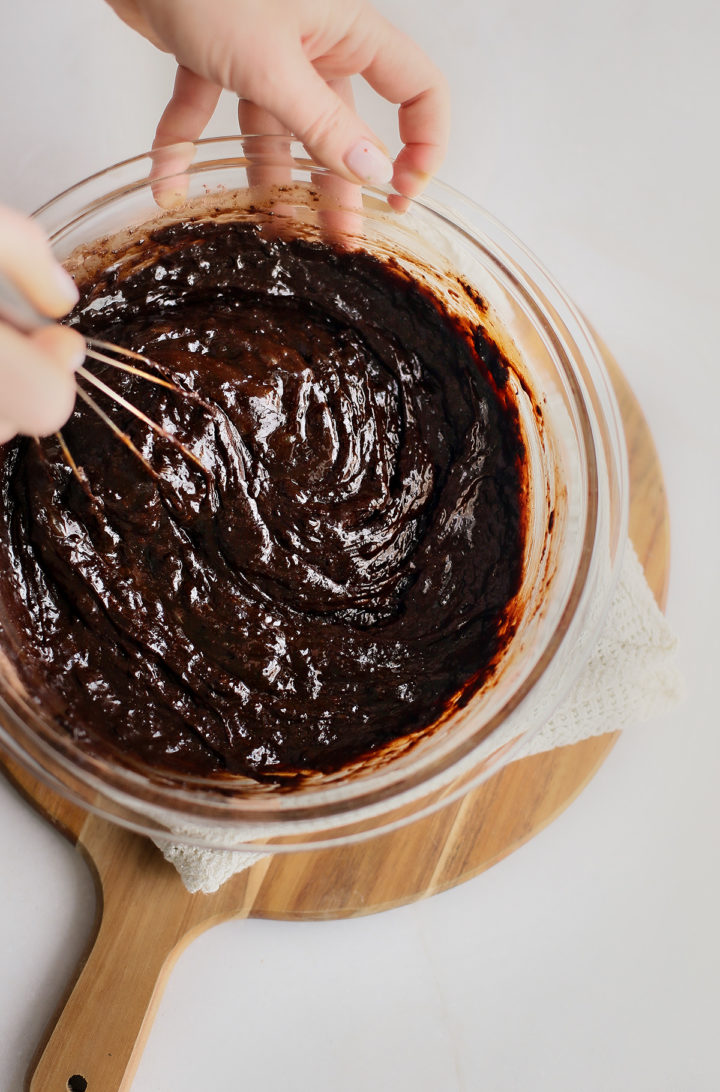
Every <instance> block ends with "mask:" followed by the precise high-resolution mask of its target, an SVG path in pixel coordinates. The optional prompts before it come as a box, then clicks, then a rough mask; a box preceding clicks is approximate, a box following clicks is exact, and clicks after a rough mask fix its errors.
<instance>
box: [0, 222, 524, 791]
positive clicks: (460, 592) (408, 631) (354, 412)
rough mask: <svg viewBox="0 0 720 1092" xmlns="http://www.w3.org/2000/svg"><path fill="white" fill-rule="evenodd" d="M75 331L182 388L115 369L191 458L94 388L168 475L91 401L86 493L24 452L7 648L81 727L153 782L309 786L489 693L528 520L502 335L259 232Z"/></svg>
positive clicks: (72, 428) (316, 251)
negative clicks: (129, 354)
mask: <svg viewBox="0 0 720 1092" xmlns="http://www.w3.org/2000/svg"><path fill="white" fill-rule="evenodd" d="M73 321H74V322H76V323H77V324H78V326H79V327H80V328H81V329H82V330H83V332H84V333H86V334H91V335H94V336H96V337H102V338H105V339H107V340H108V341H113V342H117V343H119V344H121V345H124V346H126V347H130V348H133V349H136V350H138V351H140V352H143V353H146V354H147V355H148V356H150V357H152V359H153V360H154V361H155V362H157V366H158V374H159V375H162V376H163V377H165V378H166V379H167V380H169V381H170V382H171V383H172V384H174V385H176V386H177V387H179V388H181V390H182V392H183V393H180V394H179V393H178V392H177V391H174V390H172V389H168V388H164V387H161V386H155V385H151V384H150V383H149V382H148V381H147V380H143V379H141V378H138V377H136V376H132V375H129V374H124V373H121V372H115V371H112V370H111V369H110V368H103V367H102V366H100V367H98V366H97V365H93V366H92V370H93V371H94V372H95V373H96V374H97V375H98V376H100V377H101V378H102V379H103V380H104V381H105V382H107V383H108V384H109V385H110V386H112V387H113V388H114V389H115V390H116V391H119V392H120V393H122V394H123V395H124V396H125V397H126V398H127V399H128V400H129V401H131V402H133V403H134V404H135V405H137V406H140V407H142V409H143V410H144V411H145V412H146V413H147V414H148V416H149V417H150V418H152V420H153V421H155V422H157V423H158V424H160V425H161V426H162V428H163V429H164V430H165V431H166V432H167V433H168V434H170V436H171V437H172V438H173V439H171V440H168V439H166V438H164V437H163V436H161V435H159V434H157V433H155V432H153V431H152V430H150V429H149V428H148V427H147V426H146V425H143V424H142V423H140V422H138V421H137V420H136V419H135V418H133V417H132V416H131V415H130V414H129V413H128V412H127V411H125V410H123V409H122V408H121V407H118V406H117V405H115V404H114V403H112V402H111V401H110V400H109V399H107V398H105V397H104V396H103V395H102V394H98V393H97V391H92V393H93V396H95V397H96V398H97V401H98V403H99V404H101V406H102V408H103V409H104V410H105V412H107V413H108V414H109V415H110V416H111V417H112V419H113V420H114V421H115V422H116V423H117V425H118V426H119V427H120V428H121V429H122V430H123V431H124V432H125V433H127V434H128V435H129V437H130V438H131V440H132V442H133V443H134V444H135V445H136V447H137V451H138V453H139V454H140V455H142V457H143V459H144V460H146V462H147V463H148V464H149V465H150V467H151V468H152V473H151V472H150V471H149V470H148V469H147V467H146V466H145V465H144V464H143V462H142V461H141V459H140V458H139V457H138V455H137V454H135V453H133V451H131V450H130V449H129V448H128V447H126V446H125V445H124V444H123V443H121V442H120V441H119V440H118V438H117V437H116V436H114V435H113V434H112V432H111V431H110V429H109V428H108V426H107V424H105V423H103V422H102V421H101V420H100V419H99V418H98V417H97V416H96V415H95V414H94V413H93V412H92V411H91V410H90V408H89V407H88V406H87V405H85V404H84V403H82V402H80V401H79V400H78V404H77V408H76V410H75V413H74V415H73V417H72V419H71V421H70V422H69V423H68V425H67V426H66V428H65V429H64V430H63V434H64V436H65V439H66V441H67V447H68V449H69V451H70V452H71V454H72V457H73V459H74V462H75V464H76V466H77V468H78V471H79V475H76V474H75V473H74V472H73V470H72V469H71V467H70V466H69V465H68V462H67V460H66V459H65V458H64V456H63V453H62V451H61V448H60V446H59V443H58V441H57V440H56V439H55V438H49V439H45V440H42V441H40V442H37V441H33V440H29V439H22V440H18V441H15V442H14V443H12V444H10V445H8V447H7V448H6V449H5V454H4V457H3V459H2V468H1V472H0V486H1V489H2V508H1V511H0V564H1V568H2V573H1V575H0V595H1V596H2V600H3V602H4V605H5V609H6V613H7V616H8V619H9V624H8V627H7V633H6V635H5V639H6V642H7V643H8V645H9V651H10V653H11V655H12V656H13V658H14V660H15V662H16V664H17V666H18V669H19V671H20V673H21V676H22V678H23V680H24V682H25V684H26V686H27V687H28V689H29V690H30V691H31V693H33V694H34V696H35V699H36V700H37V702H38V703H39V704H40V705H42V706H44V707H45V709H48V710H49V711H50V712H51V714H52V715H53V717H54V719H55V721H56V722H57V723H58V724H59V725H60V726H61V727H62V728H63V729H64V730H65V731H67V732H69V733H71V734H72V735H73V736H74V737H75V738H76V739H77V740H79V741H80V742H81V743H82V745H83V746H85V747H86V748H88V749H89V750H90V751H92V752H94V753H99V754H101V755H105V756H107V755H108V754H110V755H113V756H115V758H116V759H117V758H120V760H121V761H124V762H126V763H127V762H130V763H136V762H140V763H144V764H149V765H150V766H151V767H153V768H155V769H164V770H173V771H176V772H179V773H183V774H201V775H207V774H213V773H215V772H223V773H231V774H233V773H240V774H245V775H248V776H250V777H253V778H255V779H265V780H275V779H277V780H283V781H287V779H288V778H290V779H292V777H293V776H301V775H302V774H304V773H307V772H310V771H333V770H337V769H338V768H341V767H342V766H343V765H344V764H346V763H348V762H350V761H352V760H355V759H357V758H358V757H361V756H363V755H366V754H368V753H369V752H372V751H375V750H376V749H378V748H380V747H382V746H383V745H384V744H386V743H387V742H388V741H390V740H394V739H397V738H399V737H404V736H407V735H409V734H412V733H415V732H418V731H419V730H421V729H426V728H428V727H429V726H430V725H432V724H433V723H434V722H436V721H437V720H438V718H441V717H442V716H443V715H444V713H445V712H446V711H447V709H448V708H449V706H450V705H451V704H453V703H455V704H457V703H460V704H462V703H464V702H465V701H466V700H467V699H468V698H469V697H470V696H471V695H472V694H473V693H475V692H476V690H477V688H478V687H480V686H481V685H482V683H483V681H484V680H485V678H486V677H487V675H488V673H489V672H490V671H491V670H492V666H493V664H494V662H495V661H496V659H497V657H498V654H499V652H500V651H501V650H502V647H503V645H504V643H505V642H506V641H507V639H508V635H509V633H510V632H511V631H512V627H513V598H514V597H515V595H516V593H517V591H518V587H519V583H520V577H521V568H522V556H523V535H524V525H525V521H524V511H523V504H524V487H523V472H522V456H523V448H522V443H521V440H520V433H519V427H518V421H517V414H516V411H515V409H514V407H513V405H512V404H511V402H510V400H509V397H508V395H507V392H506V391H505V390H504V388H503V386H502V383H499V382H498V375H500V374H501V371H502V367H501V365H502V358H501V356H500V355H499V350H498V349H497V347H496V346H495V345H494V344H493V343H492V342H491V341H490V340H489V338H488V337H487V335H486V334H485V332H484V331H483V330H482V328H479V329H475V330H472V331H470V330H468V329H467V328H466V327H464V326H463V324H462V323H461V322H460V321H459V320H456V319H454V318H452V317H451V316H450V315H449V314H448V313H447V312H446V311H445V310H444V308H443V306H442V305H441V304H440V303H439V302H438V300H436V299H435V298H433V296H432V295H431V294H430V293H428V291H427V290H425V289H424V288H422V287H421V286H420V285H419V284H417V283H415V282H414V281H413V280H412V279H411V278H409V277H408V275H407V274H406V273H405V272H403V271H402V270H401V269H400V268H399V267H396V266H394V264H392V263H386V262H382V261H380V260H378V259H377V258H375V257H373V256H371V255H369V254H366V253H364V252H360V251H354V252H349V251H343V250H340V249H335V248H334V247H332V246H331V245H329V244H324V243H319V242H312V241H307V240H303V239H297V238H296V239H283V238H279V237H269V236H268V235H267V234H266V233H264V232H263V231H262V230H261V229H260V228H258V227H257V226H254V225H251V224H248V223H242V222H237V223H233V224H227V223H225V224H218V223H212V222H188V223H184V224H179V225H174V226H172V227H166V228H162V229H158V230H157V231H155V232H154V233H152V234H150V235H149V236H147V237H146V238H144V239H143V240H142V245H141V246H137V247H136V250H135V251H132V250H130V251H128V254H126V255H125V256H124V259H123V260H122V261H118V262H116V263H115V264H114V265H113V266H112V267H110V268H106V269H105V270H101V271H100V272H98V273H97V274H96V275H95V278H94V280H93V283H92V284H90V285H88V286H86V287H85V288H84V289H83V292H82V298H81V301H80V303H79V304H78V307H77V309H76V312H75V313H74V315H73ZM484 361H490V362H491V363H492V374H491V372H490V370H489V368H488V366H487V365H486V363H484ZM498 361H500V364H499V363H498ZM87 389H88V390H90V388H87Z"/></svg>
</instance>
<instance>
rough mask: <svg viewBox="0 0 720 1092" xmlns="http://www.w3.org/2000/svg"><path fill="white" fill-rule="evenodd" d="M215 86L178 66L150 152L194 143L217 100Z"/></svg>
mask: <svg viewBox="0 0 720 1092" xmlns="http://www.w3.org/2000/svg"><path fill="white" fill-rule="evenodd" d="M220 90H221V88H220V87H218V85H217V84H215V83H212V82H211V81H210V80H206V79H204V78H203V77H202V76H196V75H195V73H194V72H191V71H190V69H189V68H183V66H182V65H179V66H178V70H177V73H176V75H175V86H174V87H173V93H172V96H171V98H170V102H169V103H168V104H167V106H166V107H165V110H164V111H163V115H162V117H161V118H160V121H159V122H158V127H157V129H156V131H155V139H154V141H153V148H163V147H165V146H167V145H168V144H180V143H182V142H183V141H186V140H197V139H198V137H200V136H202V134H203V132H204V130H205V126H206V125H207V123H208V122H209V121H210V118H211V117H212V116H213V113H214V112H215V107H216V106H217V104H218V99H219V98H220Z"/></svg>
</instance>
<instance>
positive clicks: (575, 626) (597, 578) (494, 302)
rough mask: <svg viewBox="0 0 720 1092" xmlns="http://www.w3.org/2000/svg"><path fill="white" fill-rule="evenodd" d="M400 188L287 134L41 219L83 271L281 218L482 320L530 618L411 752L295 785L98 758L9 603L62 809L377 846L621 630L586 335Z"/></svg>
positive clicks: (544, 294) (223, 151)
mask: <svg viewBox="0 0 720 1092" xmlns="http://www.w3.org/2000/svg"><path fill="white" fill-rule="evenodd" d="M150 179H152V182H151V181H150ZM388 192H389V191H386V190H384V189H377V188H371V187H363V188H362V190H361V189H360V188H359V187H352V186H350V185H348V184H347V183H345V182H342V180H339V179H337V178H336V177H334V176H332V175H331V174H330V172H328V171H327V170H325V169H324V168H321V167H318V166H317V164H315V163H313V162H312V161H311V160H310V159H308V158H307V154H306V153H305V151H304V150H303V148H302V147H301V146H300V145H299V144H297V143H295V142H292V141H289V140H285V138H278V137H270V138H268V137H262V136H257V137H248V136H244V137H242V138H239V137H228V138H224V139H220V140H206V141H199V142H198V143H197V144H195V145H182V146H177V147H176V148H174V149H170V150H165V151H164V152H163V153H161V154H158V153H156V154H155V156H154V157H153V156H150V155H143V156H138V157H136V158H134V159H130V160H127V161H125V162H124V163H120V164H117V165H116V166H113V167H110V168H108V169H107V170H105V171H102V172H100V173H99V174H96V175H93V176H92V177H91V178H88V179H86V180H85V181H83V182H80V183H79V184H78V185H76V186H73V187H72V188H71V189H69V190H66V191H65V193H63V194H60V196H58V197H56V198H55V199H54V200H52V201H50V202H49V203H48V204H46V205H44V206H43V208H41V209H40V210H39V211H38V212H37V213H36V214H35V215H36V218H37V220H38V221H39V222H40V224H41V225H42V226H43V227H44V228H45V229H46V231H47V233H48V234H49V236H50V238H51V241H52V245H53V248H54V250H55V252H56V254H57V255H58V257H59V258H60V259H61V260H63V261H65V262H66V264H68V266H69V267H70V268H71V269H72V268H73V267H75V269H76V270H78V269H80V271H81V272H82V270H81V267H80V266H79V265H78V261H79V259H78V254H82V253H83V248H86V247H87V246H88V244H91V243H94V242H95V241H97V240H99V239H101V238H103V237H105V238H106V241H105V243H104V244H103V246H104V248H105V249H106V250H107V249H109V250H112V248H113V246H115V245H117V243H118V242H119V241H121V240H127V238H128V234H133V233H135V234H138V235H139V234H141V232H142V229H143V226H147V225H149V224H150V225H151V226H153V227H155V226H158V225H159V224H161V223H165V222H168V221H170V220H173V219H178V218H185V217H187V216H204V217H217V216H220V217H222V216H224V215H227V214H228V212H230V213H231V214H232V215H233V216H242V217H244V218H247V219H250V220H256V221H262V222H264V223H270V224H272V222H273V221H274V220H276V219H277V218H278V217H282V218H284V222H285V223H287V222H289V221H290V222H296V223H297V224H299V225H302V230H303V231H304V232H306V233H310V234H314V233H316V234H317V235H318V236H319V237H326V236H327V234H328V233H331V234H332V235H333V236H334V237H336V238H337V237H342V238H344V239H345V241H346V243H347V244H348V245H362V246H364V247H365V248H367V249H368V250H370V251H372V252H373V253H376V254H378V255H381V256H382V255H392V256H393V257H394V258H395V259H396V260H397V261H399V262H401V263H402V264H403V265H404V266H405V267H406V268H408V269H409V270H410V271H411V272H412V273H413V275H414V276H416V277H417V278H418V279H420V280H422V281H424V282H426V283H427V284H429V285H430V286H431V287H432V289H433V291H435V292H436V293H437V294H438V295H440V296H441V297H442V298H443V299H444V300H445V302H446V305H447V306H448V307H449V308H450V310H453V311H455V312H457V313H460V314H463V315H465V316H468V317H470V318H471V319H473V318H474V319H477V320H482V322H483V324H484V325H485V326H486V328H488V329H489V331H490V332H491V334H492V335H493V336H494V337H495V338H496V340H497V341H498V342H499V343H500V344H501V345H502V347H503V349H504V351H505V353H506V355H507V356H508V358H509V360H510V361H511V363H512V373H511V376H510V384H511V387H512V390H513V392H514V395H515V398H516V400H517V404H518V407H519V410H520V416H521V422H522V428H523V432H524V438H525V443H526V449H527V453H528V456H527V457H528V468H529V482H530V527H529V531H528V541H527V549H526V557H525V567H524V568H525V575H524V581H523V587H522V589H521V592H520V595H521V598H522V602H523V611H522V618H521V622H520V624H519V626H518V628H517V632H516V633H515V634H514V636H513V637H512V639H511V640H510V643H509V645H508V647H507V649H506V651H505V653H504V656H503V659H502V661H501V663H500V665H499V667H498V669H497V670H496V671H495V673H494V675H493V677H492V678H491V679H490V680H489V681H488V683H487V684H486V685H485V686H484V687H483V689H482V690H481V691H479V692H478V693H477V694H476V695H475V696H474V698H473V699H472V700H471V701H470V702H469V704H468V705H467V706H466V707H465V708H462V709H459V710H456V711H455V712H454V713H452V714H451V715H449V716H448V717H447V718H446V719H445V720H444V721H443V722H442V723H441V724H440V725H439V726H436V727H435V728H434V729H433V730H432V731H429V732H427V733H424V734H422V735H421V737H420V738H419V739H417V740H414V741H413V742H412V745H411V746H410V745H408V743H407V742H406V741H403V740H399V741H397V742H396V744H394V745H393V746H391V747H390V748H388V749H386V750H385V751H383V752H381V753H380V754H379V755H377V756H371V757H370V758H368V759H366V760H363V761H361V762H358V763H356V764H355V765H354V766H352V767H348V768H345V769H344V770H342V771H339V772H338V773H337V774H333V775H329V776H319V775H318V777H317V778H316V779H311V780H308V781H307V782H306V783H304V784H303V785H302V787H300V788H298V789H295V790H293V791H287V789H285V790H283V791H279V790H277V789H273V788H272V787H269V786H268V785H260V784H258V783H256V782H252V781H249V780H247V779H243V778H230V777H225V778H212V779H199V778H198V779H192V780H191V779H188V778H187V777H183V778H180V777H173V776H172V775H168V774H165V773H163V774H162V775H160V774H158V773H157V772H154V771H152V770H149V769H148V770H145V771H143V772H138V771H137V770H135V769H129V768H127V767H125V766H123V765H120V764H114V763H112V762H109V761H105V760H100V759H98V758H95V757H93V756H90V755H88V754H86V753H84V752H83V751H82V750H81V749H79V748H78V747H77V746H76V745H75V744H74V743H73V741H72V740H71V739H70V738H69V737H68V736H67V735H66V734H64V733H62V732H60V731H59V730H58V729H57V728H56V727H55V726H54V725H53V723H52V721H51V720H50V719H49V717H47V716H46V715H45V714H44V713H43V712H42V711H39V710H38V709H37V708H36V706H35V705H34V704H33V702H32V700H31V698H30V696H29V695H28V694H27V693H26V692H25V691H24V688H23V685H22V683H21V681H20V679H19V678H18V676H17V673H16V671H15V669H14V667H13V665H12V663H11V662H10V660H9V659H7V658H6V656H5V655H4V653H3V629H4V607H3V605H2V603H0V739H1V740H2V743H3V745H4V747H5V748H6V749H7V750H8V751H9V752H10V753H11V754H12V755H13V756H14V757H15V758H16V759H17V760H18V761H20V762H21V763H22V764H23V765H25V766H26V767H27V768H28V769H30V771H31V772H33V773H34V774H36V775H37V776H39V777H40V778H41V779H43V780H44V781H45V782H47V783H48V784H49V785H50V786H51V787H52V788H53V789H55V790H56V791H57V792H59V793H61V794H62V795H64V796H66V797H68V798H70V799H73V800H75V801H76V802H79V803H80V804H82V805H83V806H84V807H86V808H88V809H90V810H92V811H94V812H96V813H98V814H100V815H103V816H105V817H107V818H110V819H112V820H114V821H116V822H119V823H122V824H124V825H126V826H128V827H131V828H133V829H135V830H138V831H141V832H143V833H147V834H150V835H153V836H154V837H156V838H158V837H168V836H171V837H172V840H173V841H182V842H187V843H190V844H196V845H205V846H214V847H226V848H238V847H239V846H247V847H253V848H262V850H263V851H264V852H268V851H290V850H294V849H299V848H302V847H303V846H307V845H313V846H318V845H323V844H336V843H337V842H339V841H351V840H357V839H359V838H364V837H370V836H372V835H373V834H375V833H377V832H378V831H380V830H383V831H384V830H387V829H389V828H391V827H393V826H396V825H399V824H401V823H403V822H406V821H407V820H408V819H409V818H410V817H414V816H417V815H419V814H422V813H424V812H427V811H428V810H431V809H433V808H435V807H438V806H440V805H441V804H443V803H446V802H448V801H449V800H450V799H454V798H455V797H456V796H457V795H458V794H460V793H464V792H467V791H468V789H470V788H471V787H473V786H475V785H476V784H478V783H479V782H480V781H481V780H483V779H484V778H486V777H488V776H489V775H490V774H492V773H493V772H495V771H496V770H498V769H499V768H500V767H501V766H502V765H504V764H505V763H507V762H508V761H509V760H511V759H512V757H513V755H514V754H515V753H516V752H517V751H518V750H519V749H520V748H521V747H522V746H524V745H525V744H526V743H527V742H528V741H529V740H530V738H531V737H532V736H533V734H534V733H536V732H537V731H538V730H539V729H540V728H541V727H542V725H543V724H544V723H545V722H546V721H547V719H548V718H549V716H550V715H551V714H552V712H553V710H554V709H555V708H556V706H557V705H558V703H559V702H560V701H561V699H562V698H563V696H564V695H565V694H566V693H567V692H568V690H569V688H570V687H571V685H572V683H573V681H574V679H575V678H576V677H577V675H578V674H579V672H580V671H581V670H582V668H583V666H584V664H585V663H586V661H587V658H588V656H589V654H590V651H591V649H592V646H593V643H594V641H595V639H596V638H597V636H598V633H599V631H600V628H601V626H602V624H603V621H604V618H605V616H606V613H607V609H608V607H609V604H610V599H611V596H612V592H613V589H614V585H615V581H616V577H617V573H618V569H619V564H620V560H621V554H622V549H623V546H624V542H625V539H626V536H627V496H628V486H627V467H626V456H625V447H624V435H623V429H622V421H621V418H620V414H619V410H618V407H617V403H616V401H615V397H614V394H613V390H612V386H611V383H610V380H609V378H608V376H607V373H606V371H605V368H604V366H603V363H602V358H601V354H600V351H599V349H598V347H597V345H596V343H595V342H594V340H593V337H592V335H591V333H590V331H589V330H588V327H587V325H586V324H585V323H584V321H583V320H582V318H581V316H580V315H579V314H578V312H577V310H576V309H575V308H574V307H573V305H572V304H571V303H570V301H569V300H568V299H567V297H566V296H565V295H564V294H563V292H562V291H561V290H560V288H559V287H558V286H557V285H556V284H555V283H554V281H553V280H552V278H551V277H550V276H549V274H548V273H547V272H546V271H545V270H544V269H543V268H542V266H540V265H539V264H538V262H537V261H536V260H535V258H534V257H533V256H532V255H531V254H530V253H529V252H528V251H527V250H526V248H525V247H524V246H523V245H522V244H521V243H520V242H519V241H518V240H517V239H516V238H514V236H512V235H511V234H510V233H509V232H508V231H507V230H506V229H505V228H503V227H502V226H501V225H500V224H499V223H497V221H496V220H494V219H493V218H492V217H491V216H490V215H489V214H488V213H487V212H485V211H483V210H482V209H481V208H479V207H478V206H477V205H476V204H474V203H473V202H472V201H470V200H468V199H467V198H466V197H463V196H462V195H461V194H459V193H457V192H456V191H454V190H452V189H451V188H450V187H448V186H445V185H443V184H441V183H439V182H433V183H431V185H430V186H429V187H428V189H427V191H426V192H425V193H424V194H423V195H422V197H420V198H419V199H417V200H415V201H412V202H410V204H409V207H408V208H407V210H406V211H405V212H404V213H403V214H402V215H400V214H398V213H397V212H396V211H393V210H392V209H391V208H390V207H389V205H388V201H387V196H388ZM158 202H160V203H161V204H163V205H165V206H168V205H169V206H172V207H169V208H165V209H162V208H160V209H159V207H158Z"/></svg>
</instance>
